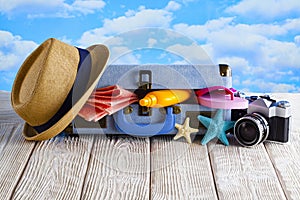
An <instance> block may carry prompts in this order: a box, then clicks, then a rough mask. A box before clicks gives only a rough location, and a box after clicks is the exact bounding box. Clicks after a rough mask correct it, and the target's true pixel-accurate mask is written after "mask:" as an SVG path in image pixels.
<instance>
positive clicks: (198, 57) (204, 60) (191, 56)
mask: <svg viewBox="0 0 300 200" xmlns="http://www.w3.org/2000/svg"><path fill="white" fill-rule="evenodd" d="M166 50H167V51H170V52H171V53H174V54H176V55H178V56H180V57H182V58H183V59H185V60H186V61H187V62H189V63H191V64H212V60H211V59H210V58H209V56H208V55H207V53H206V52H205V50H204V49H203V48H202V46H200V45H198V44H196V43H194V44H192V45H182V44H175V45H172V46H169V47H168V48H166Z"/></svg>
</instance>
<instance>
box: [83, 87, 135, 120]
mask: <svg viewBox="0 0 300 200" xmlns="http://www.w3.org/2000/svg"><path fill="white" fill-rule="evenodd" d="M137 101H138V98H137V96H136V95H135V94H134V93H133V92H130V91H128V90H125V89H123V88H121V87H120V86H118V85H113V86H108V87H105V88H98V89H96V91H94V92H93V93H92V95H91V96H90V98H89V99H88V100H87V102H86V103H85V105H84V106H83V107H82V109H81V110H80V112H79V114H78V115H79V116H81V117H82V118H84V119H85V120H87V121H98V120H100V119H101V118H103V117H104V116H106V115H111V114H113V113H115V112H117V111H119V110H121V109H123V108H125V107H126V106H128V105H130V104H132V103H134V102H137Z"/></svg>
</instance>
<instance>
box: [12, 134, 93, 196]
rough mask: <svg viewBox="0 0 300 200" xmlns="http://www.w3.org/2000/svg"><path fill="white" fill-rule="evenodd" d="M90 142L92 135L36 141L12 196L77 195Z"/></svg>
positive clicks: (84, 170) (79, 191) (91, 141)
mask: <svg viewBox="0 0 300 200" xmlns="http://www.w3.org/2000/svg"><path fill="white" fill-rule="evenodd" d="M92 144H93V137H92V136H81V137H80V138H63V137H56V138H54V139H51V140H48V141H43V142H39V143H38V144H37V146H36V148H35V151H34V152H33V153H32V156H31V157H30V160H29V162H28V165H27V168H26V170H25V172H24V174H23V176H22V179H21V180H20V182H19V184H18V186H17V188H16V190H15V194H14V196H13V198H14V199H79V198H80V195H81V191H82V187H83V182H84V177H85V174H86V170H87V166H88V161H89V157H90V152H91V148H92Z"/></svg>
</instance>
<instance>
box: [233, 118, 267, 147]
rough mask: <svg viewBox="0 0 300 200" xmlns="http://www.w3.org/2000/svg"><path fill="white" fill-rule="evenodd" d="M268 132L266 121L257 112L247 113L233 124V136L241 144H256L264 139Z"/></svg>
mask: <svg viewBox="0 0 300 200" xmlns="http://www.w3.org/2000/svg"><path fill="white" fill-rule="evenodd" d="M268 134H269V125H268V122H267V121H266V119H265V118H264V117H263V116H261V115H260V114H258V113H252V114H247V115H245V116H244V117H242V118H240V119H239V120H238V121H237V122H236V123H235V125H234V136H235V138H236V140H237V141H238V142H239V143H240V144H241V145H243V146H254V145H257V144H259V143H261V142H263V141H265V140H266V139H267V137H268Z"/></svg>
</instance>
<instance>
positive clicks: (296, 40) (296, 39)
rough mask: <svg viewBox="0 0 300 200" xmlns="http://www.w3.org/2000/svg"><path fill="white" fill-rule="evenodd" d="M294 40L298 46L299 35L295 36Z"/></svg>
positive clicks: (299, 41) (299, 43) (299, 44)
mask: <svg viewBox="0 0 300 200" xmlns="http://www.w3.org/2000/svg"><path fill="white" fill-rule="evenodd" d="M294 41H295V44H296V45H297V46H300V35H297V36H295V37H294Z"/></svg>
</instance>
